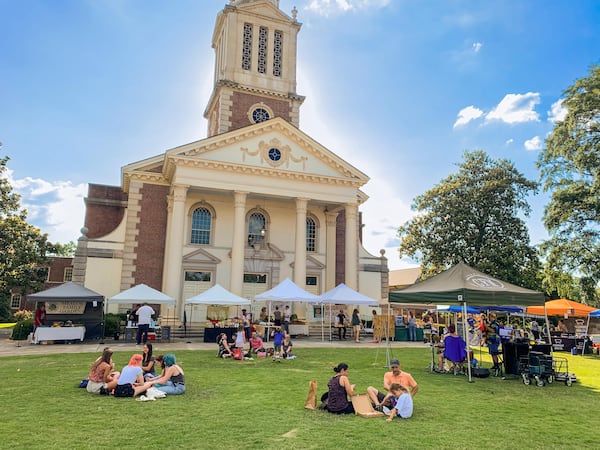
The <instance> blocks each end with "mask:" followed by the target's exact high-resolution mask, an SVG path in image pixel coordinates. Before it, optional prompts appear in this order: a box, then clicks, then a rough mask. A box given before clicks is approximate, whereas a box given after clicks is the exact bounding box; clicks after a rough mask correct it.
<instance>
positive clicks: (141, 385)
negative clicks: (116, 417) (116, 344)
mask: <svg viewBox="0 0 600 450" xmlns="http://www.w3.org/2000/svg"><path fill="white" fill-rule="evenodd" d="M143 359H144V357H143V356H142V355H140V354H135V355H133V356H132V357H131V359H130V360H129V364H127V365H126V366H125V367H123V370H122V371H121V376H119V381H118V382H117V386H116V387H115V397H136V396H138V395H140V394H143V393H144V392H146V391H147V390H148V388H149V387H150V386H152V382H144V371H143V370H142V361H143Z"/></svg>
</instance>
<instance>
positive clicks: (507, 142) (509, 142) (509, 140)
mask: <svg viewBox="0 0 600 450" xmlns="http://www.w3.org/2000/svg"><path fill="white" fill-rule="evenodd" d="M513 142H515V140H514V139H513V138H510V139H508V140H507V141H506V145H511V144H512V143H513Z"/></svg>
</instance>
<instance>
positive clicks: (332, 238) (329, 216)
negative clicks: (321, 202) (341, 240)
mask: <svg viewBox="0 0 600 450" xmlns="http://www.w3.org/2000/svg"><path fill="white" fill-rule="evenodd" d="M337 216H338V213H336V212H329V211H328V212H326V213H325V224H326V225H325V241H326V245H327V247H326V250H325V265H326V266H327V267H326V268H325V291H329V290H331V289H333V288H334V287H335V261H336V253H335V251H336V225H337Z"/></svg>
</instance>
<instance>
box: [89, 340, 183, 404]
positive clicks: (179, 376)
mask: <svg viewBox="0 0 600 450" xmlns="http://www.w3.org/2000/svg"><path fill="white" fill-rule="evenodd" d="M112 356H113V350H112V349H111V348H110V347H106V348H105V349H104V351H103V352H102V355H101V356H100V357H98V358H97V359H96V360H95V361H94V362H93V363H92V366H91V368H90V372H89V375H88V381H87V386H86V390H87V391H88V392H89V393H90V394H100V395H114V396H115V397H137V396H138V395H141V394H144V393H145V392H146V391H148V389H150V388H152V387H154V388H156V389H157V390H159V391H161V392H163V393H164V394H166V395H179V394H183V393H184V392H185V374H184V372H183V369H182V368H181V366H179V364H177V360H176V358H175V355H174V354H172V353H169V354H166V355H158V356H156V357H155V356H153V355H152V344H150V343H146V344H144V351H143V354H139V353H136V354H134V355H132V356H131V357H130V359H129V362H128V364H127V365H126V366H124V367H123V369H122V370H121V371H120V372H119V371H117V370H115V363H114V362H113V359H112ZM157 368H160V373H159V374H157Z"/></svg>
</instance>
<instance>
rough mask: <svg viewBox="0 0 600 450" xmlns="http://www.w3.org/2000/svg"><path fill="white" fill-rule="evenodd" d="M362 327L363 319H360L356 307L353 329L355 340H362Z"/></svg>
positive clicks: (353, 316)
mask: <svg viewBox="0 0 600 450" xmlns="http://www.w3.org/2000/svg"><path fill="white" fill-rule="evenodd" d="M361 327H362V321H361V319H360V313H359V312H358V309H356V308H354V311H352V330H353V331H354V342H356V343H358V342H360V329H361Z"/></svg>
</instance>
